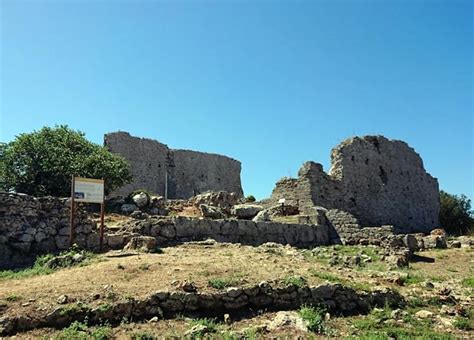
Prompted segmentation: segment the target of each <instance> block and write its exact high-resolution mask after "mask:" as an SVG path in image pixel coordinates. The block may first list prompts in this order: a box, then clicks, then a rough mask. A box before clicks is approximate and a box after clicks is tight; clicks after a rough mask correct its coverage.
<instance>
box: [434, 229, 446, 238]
mask: <svg viewBox="0 0 474 340" xmlns="http://www.w3.org/2000/svg"><path fill="white" fill-rule="evenodd" d="M430 235H433V236H446V230H444V229H441V228H437V229H433V230H431V232H430Z"/></svg>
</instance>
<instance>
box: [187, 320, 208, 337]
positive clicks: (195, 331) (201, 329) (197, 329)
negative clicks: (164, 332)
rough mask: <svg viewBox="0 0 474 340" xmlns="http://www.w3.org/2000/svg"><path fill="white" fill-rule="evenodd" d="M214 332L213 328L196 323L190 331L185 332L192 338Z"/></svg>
mask: <svg viewBox="0 0 474 340" xmlns="http://www.w3.org/2000/svg"><path fill="white" fill-rule="evenodd" d="M208 333H212V331H211V329H210V328H209V327H207V326H205V325H200V324H198V325H194V326H193V327H192V328H191V329H190V330H189V331H187V332H186V333H184V335H185V336H186V337H190V338H191V339H194V338H197V337H201V336H203V335H205V334H208Z"/></svg>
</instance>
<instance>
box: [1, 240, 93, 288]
mask: <svg viewBox="0 0 474 340" xmlns="http://www.w3.org/2000/svg"><path fill="white" fill-rule="evenodd" d="M76 254H80V255H82V256H84V260H83V261H82V262H80V263H75V262H74V261H72V260H71V259H70V258H72V256H74V255H76ZM58 257H64V258H65V259H64V260H62V261H58V263H57V264H55V265H54V266H49V265H48V263H51V262H50V261H52V260H54V259H55V258H58ZM94 257H96V254H94V253H92V252H90V251H85V250H79V249H78V248H77V247H73V248H71V249H70V250H67V251H64V252H61V253H60V254H59V255H54V254H46V255H41V256H38V257H37V258H36V260H35V263H34V264H33V266H31V267H28V268H24V269H19V270H16V269H15V270H1V271H0V280H10V279H21V278H26V277H31V276H37V275H48V274H51V273H53V272H55V271H56V270H59V269H61V268H68V267H72V266H76V265H78V266H84V265H87V264H88V263H89V262H90V260H91V259H93V258H94Z"/></svg>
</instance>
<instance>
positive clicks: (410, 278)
mask: <svg viewBox="0 0 474 340" xmlns="http://www.w3.org/2000/svg"><path fill="white" fill-rule="evenodd" d="M400 281H401V283H402V285H404V286H409V285H415V284H418V283H421V282H423V281H425V279H424V277H423V276H421V275H416V274H412V273H408V274H407V275H406V276H402V277H400Z"/></svg>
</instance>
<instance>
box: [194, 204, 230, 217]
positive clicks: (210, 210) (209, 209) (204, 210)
mask: <svg viewBox="0 0 474 340" xmlns="http://www.w3.org/2000/svg"><path fill="white" fill-rule="evenodd" d="M199 209H200V210H201V215H202V216H203V217H206V218H215V219H222V218H225V215H224V213H223V212H222V210H221V209H220V208H218V207H213V206H211V205H207V204H201V205H200V206H199Z"/></svg>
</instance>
